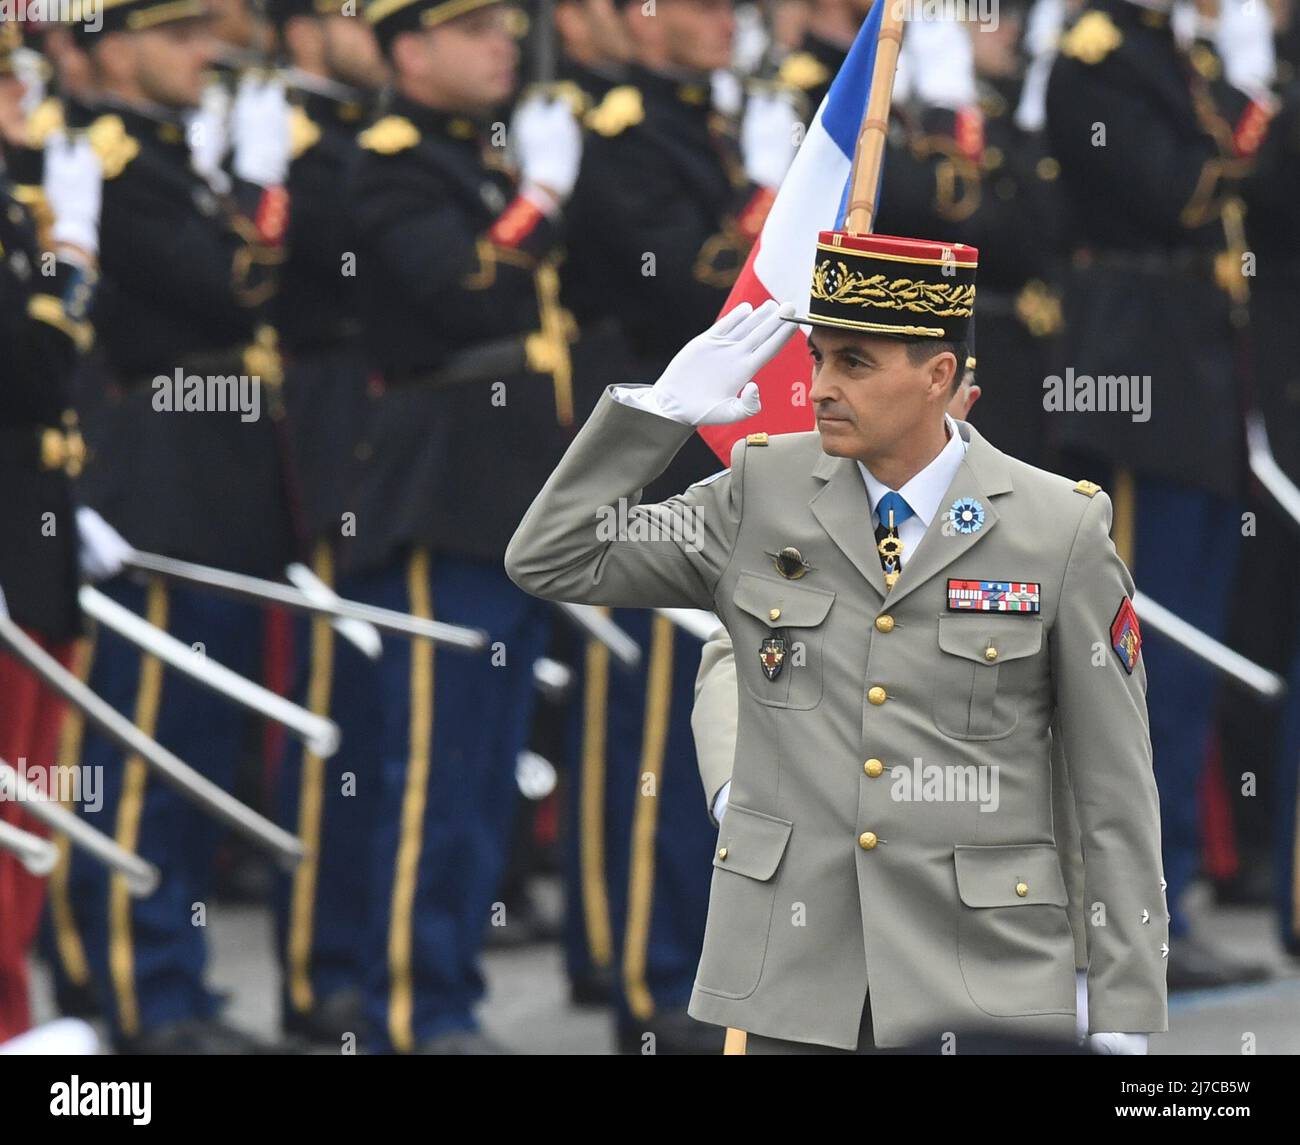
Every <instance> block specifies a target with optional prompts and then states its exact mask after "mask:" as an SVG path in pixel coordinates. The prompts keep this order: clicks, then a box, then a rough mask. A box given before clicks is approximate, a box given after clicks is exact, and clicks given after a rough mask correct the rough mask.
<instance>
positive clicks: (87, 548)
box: [77, 505, 135, 581]
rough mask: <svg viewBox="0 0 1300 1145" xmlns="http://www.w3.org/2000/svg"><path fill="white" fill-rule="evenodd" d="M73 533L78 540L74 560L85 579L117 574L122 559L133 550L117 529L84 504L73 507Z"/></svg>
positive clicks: (96, 578) (101, 578) (105, 577)
mask: <svg viewBox="0 0 1300 1145" xmlns="http://www.w3.org/2000/svg"><path fill="white" fill-rule="evenodd" d="M77 536H78V538H79V539H80V541H81V549H80V552H79V553H78V560H79V563H80V564H81V573H82V575H83V576H84V577H85V578H86V579H87V580H91V581H101V580H108V579H109V577H114V576H117V574H118V573H120V572H121V571H122V566H123V564H124V562H125V561H126V559H127V558H128V557H129V556H130V555H131V554H132V553H133V552H134V551H135V550H134V549H132V548H131V546H130V545H128V544H127V543H126V539H125V538H124V537H123V536H122V534H121V533H119V532H118V531H117V530H116V529H115V528H113V526H112V525H110V524H109V523H108V522H107V521H105V520H104V518H103V517H101V516H100V515H99V514H98V513H96V512H95V510H94V509H92V508H90V507H89V506H87V505H82V506H80V507H79V508H78V509H77Z"/></svg>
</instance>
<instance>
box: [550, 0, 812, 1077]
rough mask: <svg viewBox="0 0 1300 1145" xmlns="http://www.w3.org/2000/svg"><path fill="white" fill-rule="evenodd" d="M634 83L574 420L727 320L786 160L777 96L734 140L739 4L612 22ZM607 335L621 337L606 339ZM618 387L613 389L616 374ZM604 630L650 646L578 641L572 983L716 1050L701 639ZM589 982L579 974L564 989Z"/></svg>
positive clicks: (681, 4)
mask: <svg viewBox="0 0 1300 1145" xmlns="http://www.w3.org/2000/svg"><path fill="white" fill-rule="evenodd" d="M621 17H622V28H623V30H624V33H625V36H626V38H627V40H628V42H629V43H630V44H631V45H632V51H633V62H632V64H631V65H630V66H629V67H628V68H627V73H626V82H625V83H623V84H620V85H618V86H615V87H613V88H611V89H610V90H609V91H608V92H607V94H606V95H605V97H604V98H603V99H602V100H601V101H600V102H599V103H597V104H596V105H595V106H594V107H593V108H591V110H589V111H588V113H587V115H586V117H585V124H586V127H587V129H588V131H587V136H586V145H585V148H584V155H583V164H582V171H581V174H580V176H579V179H578V185H577V189H576V191H575V193H574V199H573V203H572V204H571V207H570V210H569V212H568V214H567V222H568V244H569V248H570V259H569V263H568V266H567V267H566V288H567V295H566V297H567V298H568V299H569V302H570V305H571V307H572V309H573V311H574V314H575V315H576V317H577V318H578V321H579V323H580V325H581V327H582V329H583V331H584V334H586V333H589V332H592V333H596V336H597V337H598V338H603V339H606V340H607V341H608V340H612V341H614V342H615V343H616V344H617V346H618V349H617V350H616V351H611V350H610V349H609V348H608V347H605V348H604V351H603V352H602V353H600V354H598V355H592V354H586V355H584V354H583V353H582V348H581V347H579V355H578V356H577V358H576V359H575V380H576V384H577V388H578V407H579V416H580V417H583V416H585V415H586V414H587V413H589V412H590V410H591V409H592V408H593V407H594V406H595V404H596V402H597V400H598V398H599V396H600V393H601V391H602V389H603V387H604V385H605V384H606V382H607V380H608V379H609V377H611V376H617V377H624V378H634V379H640V380H643V381H650V380H652V379H653V378H655V377H657V376H658V374H659V373H660V372H661V371H662V369H663V367H664V366H665V365H666V364H667V362H668V360H669V358H670V357H671V356H672V353H673V351H674V350H675V349H676V347H677V346H678V345H680V343H681V341H682V340H683V339H684V338H685V337H687V336H689V332H690V331H693V330H695V329H698V328H699V327H700V326H703V325H705V324H706V323H708V322H709V321H711V320H712V319H713V317H714V316H715V315H716V314H717V313H718V311H719V310H720V309H721V308H722V306H723V305H724V304H725V302H726V299H727V296H728V294H729V292H730V290H731V287H732V285H733V283H734V282H735V279H736V275H737V272H738V271H739V270H740V268H741V267H742V266H743V265H744V262H745V259H746V257H747V255H748V253H749V249H750V247H751V245H752V243H753V241H754V238H755V236H756V235H757V234H758V231H759V230H760V229H761V227H762V223H763V221H764V219H765V218H766V214H767V210H768V208H769V207H770V205H771V202H772V199H773V196H774V193H775V190H776V187H777V186H778V185H779V183H780V181H781V178H782V177H783V175H784V174H785V171H786V169H787V167H788V165H789V163H790V161H791V159H792V158H793V154H794V144H795V129H796V127H797V120H796V117H795V112H794V108H793V105H792V103H791V102H790V101H789V99H788V97H787V96H785V95H782V94H773V93H771V92H767V93H763V94H758V95H752V96H751V97H750V103H749V105H748V107H747V109H746V112H745V115H746V120H745V121H742V126H741V130H740V145H739V146H738V145H737V141H736V138H735V131H734V129H733V126H732V125H731V124H729V123H728V122H727V121H726V119H725V117H724V116H722V115H721V114H720V112H719V111H718V110H717V109H716V108H715V107H714V106H713V103H712V99H711V85H710V82H709V80H710V75H711V73H712V72H714V71H715V70H716V69H720V68H726V67H728V66H729V64H730V61H731V49H732V39H733V33H734V24H735V20H734V14H733V12H732V6H731V3H730V0H668V2H667V3H661V4H659V5H658V6H657V7H656V9H655V12H654V14H653V15H647V14H646V13H645V12H644V11H643V10H642V8H641V7H640V6H639V5H636V4H631V3H628V4H623V5H622V6H621ZM611 322H612V323H613V324H614V331H613V336H612V339H611V338H610V335H609V334H608V333H607V331H606V327H607V326H608V324H609V323H611ZM611 372H612V373H611ZM716 468H717V463H716V459H715V458H714V457H713V455H712V453H711V451H710V450H709V449H708V448H707V446H705V445H704V443H703V441H701V440H696V441H693V442H692V443H690V445H689V446H688V447H687V448H686V449H684V450H683V451H682V454H681V455H680V456H679V457H678V458H677V459H676V462H675V465H674V469H673V471H672V472H671V473H669V474H667V475H665V477H664V480H663V483H662V486H661V488H662V490H663V491H664V492H665V493H667V492H670V491H671V490H672V489H674V488H679V487H681V485H685V484H688V483H689V482H691V481H693V480H697V479H699V478H701V477H703V476H705V475H706V474H708V473H710V472H712V471H713V470H715V469H716ZM614 619H615V621H616V622H617V623H618V624H619V625H620V626H622V627H623V628H624V629H625V630H626V631H627V632H628V633H629V634H630V635H632V636H633V638H634V639H635V640H636V641H637V643H638V644H639V645H640V646H641V647H642V649H643V650H644V653H645V655H644V657H643V661H642V665H641V667H640V668H639V669H637V670H635V671H625V670H620V669H619V668H617V667H613V668H611V664H610V657H609V653H608V652H607V650H606V649H604V648H603V647H602V646H600V645H598V644H596V643H591V644H589V645H588V648H587V652H586V656H585V658H584V663H583V669H584V670H583V674H582V687H581V691H580V693H579V694H580V695H581V697H582V702H581V703H580V704H575V706H574V712H573V716H574V719H573V724H572V727H571V737H570V738H571V746H570V759H571V761H572V768H571V774H574V775H576V776H577V778H578V782H577V783H576V784H572V785H571V786H570V789H569V791H570V794H571V796H572V798H571V801H570V804H569V806H570V811H571V827H572V830H571V831H570V832H569V833H568V836H567V841H568V844H569V847H568V872H569V896H568V908H569V932H568V933H569V967H570V972H571V974H575V976H578V975H581V974H582V973H583V970H584V968H585V965H587V964H590V965H592V966H594V967H596V968H599V969H601V970H607V971H609V972H610V973H611V976H612V978H613V980H614V983H615V991H614V997H615V1008H616V1021H617V1028H618V1035H619V1044H620V1046H621V1047H622V1048H623V1049H625V1050H628V1051H631V1052H638V1053H639V1052H645V1051H646V1050H648V1049H649V1047H650V1044H651V1043H650V1040H649V1039H648V1038H647V1037H646V1035H653V1048H654V1052H656V1053H682V1052H693V1051H699V1050H701V1049H708V1050H716V1048H717V1043H718V1037H717V1034H716V1031H712V1030H708V1029H707V1028H704V1027H701V1026H699V1025H698V1024H697V1023H694V1022H691V1021H690V1020H689V1019H688V1017H687V1015H686V1003H687V1001H688V999H689V997H690V988H691V980H692V977H693V974H694V969H695V965H696V963H697V962H698V959H699V949H700V943H701V941H702V938H703V932H704V919H705V914H706V909H707V896H708V887H707V877H706V875H707V869H708V868H707V857H708V854H709V852H710V851H711V849H712V832H711V830H710V828H709V824H708V820H707V817H706V816H705V815H703V814H701V813H700V810H699V805H698V799H697V789H696V787H695V780H694V778H693V776H692V762H693V758H692V757H693V744H692V739H691V733H690V710H691V703H692V696H693V690H694V680H695V672H696V668H697V666H698V652H699V644H698V641H697V640H696V639H695V638H694V637H692V636H684V635H683V634H681V633H680V632H678V631H676V630H675V629H674V627H673V625H672V622H671V621H670V620H668V619H666V618H665V617H662V616H652V615H650V614H648V613H645V612H642V611H638V610H626V611H618V612H615V613H614ZM580 985H581V979H580V978H579V979H578V981H577V983H575V988H578V987H579V986H580Z"/></svg>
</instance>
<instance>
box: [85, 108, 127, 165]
mask: <svg viewBox="0 0 1300 1145" xmlns="http://www.w3.org/2000/svg"><path fill="white" fill-rule="evenodd" d="M86 138H87V139H89V140H90V146H91V147H92V148H93V149H94V152H95V154H96V155H97V156H98V157H99V166H100V169H101V170H102V171H103V173H104V178H105V179H116V178H117V177H118V176H119V175H120V174H122V172H123V171H124V170H126V165H127V164H128V163H130V162H131V160H132V159H134V158H135V157H136V156H137V155H139V154H140V141H139V140H138V139H136V138H135V136H133V135H130V134H128V132H127V130H126V124H124V123H123V122H122V117H121V116H118V115H101V116H100V117H99V118H98V119H96V120H95V121H94V122H93V123H92V124H91V125H90V126H89V127H88V128H87V129H86Z"/></svg>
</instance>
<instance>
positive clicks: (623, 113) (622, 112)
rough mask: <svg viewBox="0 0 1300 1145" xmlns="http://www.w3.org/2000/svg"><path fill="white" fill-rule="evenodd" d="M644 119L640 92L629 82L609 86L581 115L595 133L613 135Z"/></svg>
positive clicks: (643, 106) (643, 105)
mask: <svg viewBox="0 0 1300 1145" xmlns="http://www.w3.org/2000/svg"><path fill="white" fill-rule="evenodd" d="M643 119H645V104H644V103H643V102H642V100H641V92H640V90H639V89H638V88H634V87H632V86H631V84H622V85H620V86H619V87H614V88H610V89H609V91H607V92H606V93H605V98H604V99H602V100H601V101H600V102H599V103H598V104H597V105H596V106H595V107H593V108H592V109H591V110H590V111H589V112H587V114H586V115H585V116H584V117H583V122H584V123H585V124H586V125H587V126H588V127H590V128H591V130H592V131H594V132H595V133H596V134H597V135H604V136H610V137H612V136H615V135H619V134H621V133H622V132H624V131H626V130H627V129H628V128H629V127H634V126H636V124H638V123H640V122H641V121H642V120H643Z"/></svg>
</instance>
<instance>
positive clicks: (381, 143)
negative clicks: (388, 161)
mask: <svg viewBox="0 0 1300 1145" xmlns="http://www.w3.org/2000/svg"><path fill="white" fill-rule="evenodd" d="M357 142H358V143H359V144H361V146H362V147H363V148H364V149H365V150H366V151H373V152H374V153H375V154H376V155H396V154H397V153H398V152H399V151H405V150H407V149H408V148H411V147H414V146H415V145H416V144H417V143H419V142H420V130H419V128H417V127H416V126H415V124H414V123H412V122H411V121H410V120H409V119H407V118H406V117H405V116H403V115H386V116H384V118H383V119H380V120H376V121H375V122H374V123H372V124H371V125H370V126H369V127H367V128H366V129H365V131H363V132H362V133H361V134H360V135H358V136H357Z"/></svg>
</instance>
